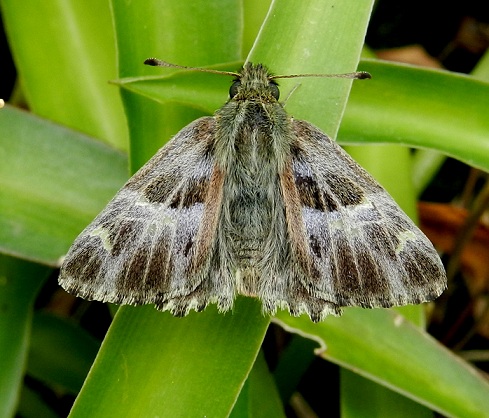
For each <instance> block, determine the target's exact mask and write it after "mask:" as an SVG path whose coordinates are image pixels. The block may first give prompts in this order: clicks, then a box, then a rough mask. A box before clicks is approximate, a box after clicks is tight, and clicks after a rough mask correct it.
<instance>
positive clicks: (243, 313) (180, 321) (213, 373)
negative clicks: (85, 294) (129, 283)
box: [70, 298, 269, 418]
mask: <svg viewBox="0 0 489 418" xmlns="http://www.w3.org/2000/svg"><path fill="white" fill-rule="evenodd" d="M249 302H250V300H249V299H245V298H239V299H238V300H237V301H236V303H235V307H234V310H233V312H232V313H228V314H227V315H223V314H219V313H218V312H217V309H216V307H215V306H211V307H209V308H207V309H206V311H205V312H201V313H196V312H192V313H190V314H189V315H188V316H187V317H185V318H174V317H172V316H171V315H170V314H169V313H168V312H165V313H162V312H158V311H156V310H155V309H154V308H153V307H152V306H145V307H140V308H132V307H123V308H120V309H119V310H118V312H117V314H116V317H115V319H114V322H113V324H112V326H111V328H110V330H109V333H108V335H107V337H106V338H105V340H104V342H103V344H102V348H101V350H100V352H99V355H98V357H97V361H96V362H95V364H94V366H93V368H92V370H91V371H90V374H89V376H88V378H87V380H86V382H85V386H84V388H83V390H82V391H81V393H80V395H79V397H78V398H77V400H76V403H75V405H74V407H73V409H72V412H71V414H70V417H71V418H76V417H87V416H90V417H104V418H106V417H120V416H149V415H150V413H151V415H154V414H158V415H160V416H167V417H201V416H209V417H210V416H215V417H221V416H222V417H224V416H227V415H229V413H230V412H231V408H232V406H233V404H234V402H235V400H236V398H237V396H238V394H239V392H240V390H241V387H242V386H243V384H244V379H243V376H245V377H246V376H247V375H248V373H249V371H250V369H251V367H252V365H253V362H254V359H255V357H256V355H257V353H258V350H259V348H260V346H261V342H262V339H263V337H264V333H265V331H266V328H267V325H268V321H269V320H268V319H267V318H265V317H263V315H261V313H260V309H259V303H258V301H252V302H253V303H254V304H255V308H256V309H254V312H250V309H249V308H248V305H249ZM250 313H251V314H252V316H249V315H250Z"/></svg>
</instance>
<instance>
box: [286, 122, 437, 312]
mask: <svg viewBox="0 0 489 418" xmlns="http://www.w3.org/2000/svg"><path fill="white" fill-rule="evenodd" d="M293 130H294V133H295V136H296V141H295V143H294V145H293V149H292V153H293V162H292V165H293V174H294V179H295V185H296V187H297V190H298V194H299V197H300V205H301V208H302V209H301V212H302V219H303V226H304V229H305V240H306V245H307V246H308V249H309V257H310V258H309V260H310V262H309V267H308V268H309V270H310V271H309V273H308V274H306V275H304V278H303V279H302V280H303V281H304V287H305V288H308V289H310V291H311V292H312V293H314V294H315V295H316V296H317V297H319V298H321V299H325V300H327V301H329V302H331V303H334V304H337V305H339V306H351V305H356V306H362V307H377V306H380V307H390V306H398V305H405V304H416V303H421V302H425V301H429V300H432V299H434V298H436V297H437V296H439V295H440V294H441V292H442V291H443V290H444V289H445V287H446V275H445V270H444V268H443V265H442V263H441V261H440V258H439V256H438V254H437V252H436V251H435V249H434V248H433V245H432V244H431V242H430V241H429V240H428V238H426V236H425V235H424V234H423V233H422V232H421V231H420V230H419V229H418V228H417V227H416V225H414V223H413V222H412V221H411V220H410V219H409V217H408V216H407V215H406V214H405V213H404V212H403V211H402V210H401V209H400V208H399V206H398V205H397V204H396V203H395V202H394V200H393V199H392V198H391V196H390V195H389V194H388V193H387V192H386V191H385V190H384V189H383V188H382V187H381V186H380V185H379V184H378V183H377V182H376V181H375V180H374V179H373V178H372V177H371V176H370V175H369V174H368V173H367V172H366V171H365V170H364V169H363V168H361V167H360V166H359V165H358V164H357V163H356V162H355V161H353V159H352V158H351V157H350V156H349V155H348V154H346V152H344V151H343V150H342V149H341V148H340V147H339V146H338V145H337V144H336V143H335V142H334V141H332V140H331V139H329V138H328V137H327V136H326V135H324V134H323V133H322V132H321V131H320V130H319V129H317V128H316V127H314V126H313V125H311V124H309V123H307V122H304V121H294V122H293Z"/></svg>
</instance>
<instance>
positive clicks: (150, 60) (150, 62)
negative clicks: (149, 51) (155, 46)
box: [144, 58, 160, 67]
mask: <svg viewBox="0 0 489 418" xmlns="http://www.w3.org/2000/svg"><path fill="white" fill-rule="evenodd" d="M144 64H145V65H151V66H153V67H158V66H159V65H160V60H159V59H157V58H148V59H145V60H144Z"/></svg>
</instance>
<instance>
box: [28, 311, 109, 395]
mask: <svg viewBox="0 0 489 418" xmlns="http://www.w3.org/2000/svg"><path fill="white" fill-rule="evenodd" d="M99 346H100V344H99V343H98V342H97V341H96V340H95V339H94V338H93V337H92V336H91V335H89V334H88V333H87V332H86V331H84V330H83V329H81V328H80V327H78V326H76V325H75V324H73V323H72V322H69V321H67V320H66V319H64V318H59V317H56V316H54V315H49V314H46V313H36V314H35V315H34V320H33V323H32V334H31V344H30V349H29V357H28V363H27V373H28V374H29V376H32V377H34V378H36V379H38V380H40V381H42V382H44V383H45V384H49V385H53V386H55V387H59V388H64V389H65V390H67V391H69V392H71V393H78V392H79V391H80V389H81V387H82V384H83V381H84V380H85V377H86V376H87V373H88V371H89V370H90V366H91V365H92V363H93V360H94V359H95V356H96V354H97V351H98V349H99Z"/></svg>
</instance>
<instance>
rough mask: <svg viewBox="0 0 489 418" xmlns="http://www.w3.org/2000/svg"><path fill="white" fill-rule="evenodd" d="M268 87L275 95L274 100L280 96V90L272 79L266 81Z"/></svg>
mask: <svg viewBox="0 0 489 418" xmlns="http://www.w3.org/2000/svg"><path fill="white" fill-rule="evenodd" d="M268 88H269V89H270V93H272V96H273V97H275V99H276V100H278V98H279V97H280V90H279V89H278V84H277V83H275V82H274V81H270V83H268Z"/></svg>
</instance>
